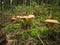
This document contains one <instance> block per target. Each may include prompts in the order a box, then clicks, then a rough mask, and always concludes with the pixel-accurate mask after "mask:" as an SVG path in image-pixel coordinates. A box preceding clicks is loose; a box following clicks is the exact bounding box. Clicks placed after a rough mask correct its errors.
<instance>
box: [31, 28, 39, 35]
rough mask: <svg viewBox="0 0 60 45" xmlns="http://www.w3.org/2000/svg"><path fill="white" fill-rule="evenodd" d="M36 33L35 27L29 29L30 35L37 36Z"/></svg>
mask: <svg viewBox="0 0 60 45" xmlns="http://www.w3.org/2000/svg"><path fill="white" fill-rule="evenodd" d="M37 34H38V30H36V29H31V30H30V35H31V36H37Z"/></svg>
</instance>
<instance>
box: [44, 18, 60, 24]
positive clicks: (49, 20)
mask: <svg viewBox="0 0 60 45" xmlns="http://www.w3.org/2000/svg"><path fill="white" fill-rule="evenodd" d="M45 22H47V23H53V24H59V22H58V21H57V20H52V19H47V20H45Z"/></svg>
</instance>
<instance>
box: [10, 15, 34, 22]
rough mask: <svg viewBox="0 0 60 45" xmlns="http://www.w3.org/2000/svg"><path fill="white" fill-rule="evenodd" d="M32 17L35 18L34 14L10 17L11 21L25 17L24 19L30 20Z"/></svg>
mask: <svg viewBox="0 0 60 45" xmlns="http://www.w3.org/2000/svg"><path fill="white" fill-rule="evenodd" d="M33 18H35V16H34V15H28V16H16V17H15V16H13V17H12V18H11V21H12V22H17V21H19V20H21V19H25V20H32V19H33Z"/></svg>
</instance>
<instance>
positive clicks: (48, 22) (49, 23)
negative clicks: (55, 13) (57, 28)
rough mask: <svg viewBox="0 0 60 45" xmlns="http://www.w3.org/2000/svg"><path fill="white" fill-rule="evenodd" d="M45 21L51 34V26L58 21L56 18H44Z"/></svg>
mask: <svg viewBox="0 0 60 45" xmlns="http://www.w3.org/2000/svg"><path fill="white" fill-rule="evenodd" d="M45 22H46V23H47V25H48V26H49V29H50V34H51V35H52V33H53V32H52V28H53V25H54V24H59V22H58V21H57V20H53V19H47V20H45Z"/></svg>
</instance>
